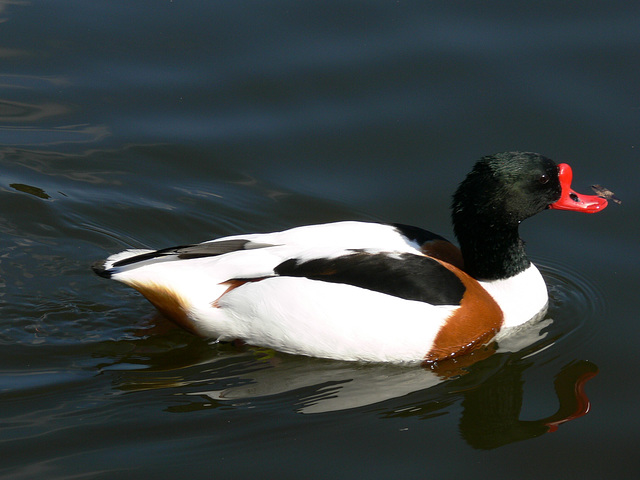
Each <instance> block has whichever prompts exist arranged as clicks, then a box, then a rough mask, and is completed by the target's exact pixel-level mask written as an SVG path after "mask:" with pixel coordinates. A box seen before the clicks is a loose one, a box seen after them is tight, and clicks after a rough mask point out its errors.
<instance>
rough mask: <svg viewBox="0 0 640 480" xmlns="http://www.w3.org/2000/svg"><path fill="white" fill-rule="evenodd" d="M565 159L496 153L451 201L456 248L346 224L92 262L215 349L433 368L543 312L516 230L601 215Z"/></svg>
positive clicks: (536, 279)
mask: <svg viewBox="0 0 640 480" xmlns="http://www.w3.org/2000/svg"><path fill="white" fill-rule="evenodd" d="M572 175H573V174H572V169H571V167H570V166H569V165H568V164H566V163H561V164H556V163H555V162H554V161H553V160H551V159H549V158H547V157H545V156H543V155H541V154H538V153H533V152H503V153H497V154H493V155H488V156H484V157H482V158H481V159H480V160H479V161H477V162H476V163H475V165H474V166H473V168H472V169H471V171H470V172H469V173H468V174H467V176H466V177H465V179H464V180H463V181H462V182H461V183H460V185H459V186H458V188H457V190H456V192H455V193H454V195H453V201H452V204H451V219H452V224H453V232H454V235H455V237H456V238H457V240H458V244H459V246H456V245H455V244H454V243H452V242H450V241H449V240H447V239H445V238H444V237H442V236H440V235H437V234H434V233H431V232H429V231H427V230H424V229H422V228H419V227H414V226H410V225H405V224H398V223H395V224H394V223H373V222H363V221H340V222H334V223H325V224H319V225H306V226H299V227H295V228H291V229H289V230H285V231H280V232H274V233H256V234H244V235H232V236H226V237H222V238H218V239H215V240H209V241H205V242H203V243H194V244H186V245H180V246H175V247H170V248H163V249H160V250H149V249H128V250H125V251H123V252H120V253H116V254H114V255H111V256H109V257H108V258H107V259H106V260H101V261H98V262H96V263H94V264H93V265H92V268H93V270H94V272H95V273H96V274H97V275H99V276H101V277H104V278H109V279H112V280H116V281H118V282H121V283H124V284H125V285H127V286H129V287H132V288H134V289H135V290H137V291H138V292H140V293H141V294H142V295H143V296H144V297H146V298H147V299H148V300H149V301H150V302H151V303H152V304H153V305H154V306H155V307H156V308H157V309H158V310H159V311H160V312H161V313H162V314H163V315H164V316H166V317H168V318H169V319H171V320H173V322H175V323H176V324H177V325H178V326H180V327H182V328H184V329H185V330H187V331H189V332H191V333H193V334H195V335H198V336H200V337H204V338H207V339H210V340H211V341H212V342H214V343H216V342H233V341H238V342H242V343H244V344H248V345H251V346H255V347H263V348H267V349H272V350H276V351H279V352H283V353H286V354H294V355H306V356H309V357H319V358H325V359H334V360H343V361H360V362H386V363H422V364H437V362H443V361H447V360H449V361H450V360H452V359H453V360H454V361H455V360H456V359H458V358H460V357H462V356H464V355H469V354H472V353H473V352H474V351H477V350H478V349H481V348H483V347H486V346H487V345H488V344H490V343H491V342H493V341H494V340H495V339H496V338H498V337H499V336H500V335H505V334H508V332H511V331H515V330H517V328H518V327H519V326H521V325H523V324H525V323H527V322H530V321H531V320H532V319H535V318H540V317H541V316H543V315H544V314H545V312H546V310H547V306H548V299H549V296H548V292H547V287H546V284H545V281H544V279H543V277H542V275H541V274H540V271H539V270H538V269H537V268H536V266H535V265H534V264H533V263H532V262H531V261H530V260H529V258H528V257H527V254H526V252H525V248H524V242H523V240H522V239H521V238H520V235H519V232H518V229H519V225H520V223H521V222H522V221H523V220H525V219H527V218H529V217H531V216H533V215H535V214H537V213H540V212H542V211H543V210H547V209H557V210H571V211H578V212H584V213H595V212H599V211H601V210H603V209H604V208H605V207H606V206H607V200H606V199H605V198H601V197H599V196H593V195H582V194H578V193H576V192H575V191H574V190H572V188H571V182H572Z"/></svg>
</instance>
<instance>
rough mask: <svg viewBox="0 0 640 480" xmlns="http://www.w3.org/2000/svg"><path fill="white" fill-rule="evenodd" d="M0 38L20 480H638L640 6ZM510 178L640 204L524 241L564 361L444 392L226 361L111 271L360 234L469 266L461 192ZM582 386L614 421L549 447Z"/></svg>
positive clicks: (483, 364)
mask: <svg viewBox="0 0 640 480" xmlns="http://www.w3.org/2000/svg"><path fill="white" fill-rule="evenodd" d="M0 17H1V18H2V20H3V23H1V24H0V61H1V62H0V172H1V177H0V208H1V214H0V252H1V253H0V302H2V303H1V310H0V312H1V317H0V405H1V406H2V408H1V413H0V416H1V417H0V418H1V419H0V475H1V476H2V477H3V478H12V479H19V478H72V477H78V478H114V476H115V477H116V478H139V477H140V476H145V477H146V476H148V477H151V476H155V477H156V478H175V477H177V476H185V477H186V476H189V477H192V478H210V477H211V476H214V475H215V476H220V477H225V478H248V477H251V476H258V475H260V476H261V477H264V478H271V477H275V476H278V477H281V478H327V477H328V476H334V477H338V478H354V477H366V478H390V477H392V476H393V477H397V476H398V475H400V476H403V477H404V478H423V477H427V476H428V477H432V476H434V477H435V476H440V477H445V478H452V477H454V476H455V477H457V476H463V475H467V476H468V475H475V476H477V475H478V474H479V473H480V472H481V473H480V475H481V476H484V475H485V473H484V472H487V475H489V474H490V475H491V476H492V477H495V478H514V477H516V476H517V478H539V477H540V476H542V475H549V472H552V474H553V476H558V477H562V478H582V479H584V478H594V479H596V478H598V479H599V478H604V477H606V478H635V475H634V474H633V471H637V467H638V466H639V465H638V462H637V460H636V455H635V452H634V451H633V447H634V445H635V441H637V440H638V439H639V438H638V437H639V436H638V432H639V431H640V428H639V427H640V425H639V423H640V422H639V417H638V415H637V413H636V408H635V407H636V404H637V400H638V394H637V392H638V389H637V386H636V385H635V378H636V377H637V376H638V374H639V372H638V362H637V353H636V348H635V344H636V339H637V338H639V335H640V328H639V327H638V322H637V321H636V317H637V313H636V308H637V293H636V292H637V288H638V274H637V270H638V265H639V262H638V260H639V255H638V241H637V239H638V233H639V232H638V226H637V224H636V222H634V221H633V219H635V218H637V216H638V214H639V212H638V193H637V192H638V189H637V187H636V186H635V181H636V180H637V178H638V173H639V167H638V165H639V162H638V151H639V149H640V145H638V132H639V131H640V129H639V128H638V127H640V122H639V120H640V94H639V93H638V92H639V91H640V90H638V88H637V87H638V85H639V84H640V68H639V67H638V61H637V58H638V55H637V52H638V51H639V50H638V49H639V47H640V30H639V29H638V28H637V25H638V21H639V20H640V7H639V6H637V5H635V4H633V3H632V2H597V1H591V2H581V3H580V5H577V4H574V3H572V2H567V3H558V2H537V3H535V4H531V3H523V4H520V3H513V2H493V3H491V4H486V3H482V4H480V3H477V2H453V3H452V2H445V3H442V2H424V1H423V2H406V1H400V2H392V1H388V2H383V1H375V2H373V1H372V2H366V3H362V2H349V1H341V2H303V1H295V2H294V1H270V2H242V1H238V2H194V1H173V2H170V1H168V2H157V1H155V2H151V1H139V2H133V3H132V2H114V1H110V2H104V1H94V2H73V1H68V2H47V1H32V2H26V1H25V2H22V1H0ZM512 149H519V150H532V151H539V152H541V153H544V154H546V155H548V156H551V157H552V158H554V159H556V160H557V161H562V162H567V163H570V164H571V165H572V166H573V169H574V182H575V188H576V190H579V191H583V192H584V193H590V192H589V188H588V186H589V185H591V184H593V183H601V184H603V185H605V186H607V187H609V188H611V189H612V190H613V191H614V192H616V194H617V195H618V196H619V197H620V198H622V199H623V202H624V203H623V204H622V205H621V206H617V205H611V206H610V207H609V208H607V210H605V212H603V213H601V214H598V215H579V214H573V213H568V212H544V213H543V214H541V215H539V216H537V217H536V218H533V219H530V220H528V221H527V222H526V223H525V224H523V226H522V235H523V237H524V238H525V239H526V240H527V247H528V250H529V252H530V255H531V257H532V259H533V260H534V261H536V262H537V263H538V264H539V265H540V268H541V271H542V273H543V275H544V276H545V278H546V280H547V283H548V285H549V289H550V295H551V304H550V310H549V314H548V316H547V318H546V319H545V320H544V322H543V324H540V325H539V326H538V327H539V328H538V330H539V332H538V331H536V332H537V333H540V334H542V335H543V338H538V340H537V341H535V342H534V343H533V344H528V345H524V344H523V345H516V346H513V348H512V350H513V351H506V350H505V349H502V350H499V351H498V353H496V354H494V355H493V356H490V357H489V358H486V359H484V360H481V361H479V362H477V363H475V364H474V365H471V366H469V367H467V368H465V369H463V370H460V369H458V368H455V366H454V367H452V368H450V369H449V371H448V374H447V375H445V376H444V377H443V376H437V375H436V374H434V372H431V371H428V370H423V369H416V368H410V369H407V368H401V367H396V366H388V365H359V364H351V363H345V362H329V361H325V360H318V359H308V358H302V357H295V356H289V355H283V354H279V353H274V352H270V351H264V350H261V349H255V348H251V347H235V346H233V345H213V344H210V343H208V342H207V341H205V340H202V339H198V338H195V337H193V336H191V335H189V334H188V333H185V332H183V331H181V330H179V329H176V328H173V327H172V326H171V324H170V323H169V322H167V321H166V320H165V319H163V318H161V317H159V316H158V315H156V314H155V313H154V310H153V308H152V307H151V306H150V305H149V304H148V303H147V302H146V301H144V300H143V299H141V298H140V297H139V295H137V294H136V293H135V292H133V291H131V290H128V289H125V288H124V287H122V286H121V285H118V284H115V283H114V282H106V281H105V280H103V279H100V278H98V277H95V276H94V275H93V274H92V273H91V272H90V270H89V265H90V264H91V263H92V262H93V261H94V260H96V259H101V258H104V257H105V256H106V255H108V254H110V253H113V252H116V251H119V250H121V249H123V248H127V247H157V248H160V247H165V246H169V245H175V244H182V243H185V242H193V241H201V240H206V239H209V238H214V237H217V236H221V235H229V234H235V233H242V232H259V231H273V230H278V229H283V228H287V227H291V226H294V225H299V224H305V223H317V222H324V221H333V220H343V219H361V220H383V221H396V222H402V223H409V224H415V225H419V226H422V227H425V228H429V229H432V230H434V231H436V232H439V233H441V234H443V235H445V236H448V237H451V236H452V235H451V227H450V224H449V219H448V205H449V198H450V195H451V193H452V192H453V190H454V189H455V187H456V185H457V183H458V182H459V181H460V180H461V179H462V177H463V176H464V174H465V173H466V172H467V170H468V169H469V168H470V166H471V164H472V163H473V161H475V160H476V159H477V158H478V157H479V156H481V155H484V154H487V153H493V152H496V151H503V150H512ZM594 374H595V376H594ZM580 378H582V379H583V381H584V382H585V383H584V385H583V388H584V391H585V393H586V395H587V396H588V397H589V399H590V401H591V409H590V411H589V412H588V413H587V414H586V415H584V416H581V417H580V418H576V419H573V420H572V421H570V422H567V423H564V424H561V425H559V426H558V428H557V430H556V431H554V432H550V433H546V432H548V430H549V427H548V426H546V427H545V422H546V423H549V422H553V420H554V419H555V420H557V419H558V418H555V417H554V414H555V412H556V411H559V412H560V414H562V413H565V414H566V413H570V412H571V410H572V409H574V407H576V406H575V405H573V404H572V400H571V399H572V398H573V394H572V391H573V387H574V385H575V383H576V381H578V379H580ZM587 379H588V380H587ZM489 472H490V473H489Z"/></svg>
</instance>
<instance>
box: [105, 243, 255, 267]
mask: <svg viewBox="0 0 640 480" xmlns="http://www.w3.org/2000/svg"><path fill="white" fill-rule="evenodd" d="M250 243H251V242H250V241H249V240H242V239H235V240H223V241H220V242H208V243H198V244H194V245H181V246H178V247H170V248H163V249H162V250H156V251H155V252H149V253H141V254H140V255H135V256H133V257H129V258H125V259H122V260H120V261H118V262H116V263H114V264H113V266H114V267H124V266H126V265H132V264H134V263H138V262H143V261H145V260H152V259H154V258H159V257H166V256H169V255H175V256H177V258H179V259H183V260H186V259H190V258H202V257H213V256H216V255H224V254H225V253H230V252H235V251H236V250H244V249H245V248H247V245H248V244H250ZM261 246H266V245H261ZM253 248H257V247H253Z"/></svg>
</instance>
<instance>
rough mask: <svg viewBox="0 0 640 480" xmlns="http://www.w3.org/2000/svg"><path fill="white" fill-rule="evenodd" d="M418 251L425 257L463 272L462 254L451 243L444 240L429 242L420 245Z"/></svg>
mask: <svg viewBox="0 0 640 480" xmlns="http://www.w3.org/2000/svg"><path fill="white" fill-rule="evenodd" d="M420 251H421V252H422V253H423V254H425V255H426V256H427V257H432V258H435V259H436V260H442V261H443V262H446V263H448V264H450V265H453V266H454V267H457V268H459V269H460V270H464V260H463V258H462V252H461V251H460V249H459V248H458V247H456V246H455V245H454V244H453V243H451V242H448V241H446V240H431V241H429V242H425V243H423V244H422V245H420Z"/></svg>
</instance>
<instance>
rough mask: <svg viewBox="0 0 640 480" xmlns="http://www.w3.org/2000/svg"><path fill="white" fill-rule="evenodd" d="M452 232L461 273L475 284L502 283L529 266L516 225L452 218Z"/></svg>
mask: <svg viewBox="0 0 640 480" xmlns="http://www.w3.org/2000/svg"><path fill="white" fill-rule="evenodd" d="M454 230H455V234H456V237H457V238H458V242H459V243H460V250H461V251H462V256H463V258H464V268H465V271H466V272H467V273H468V274H469V275H471V276H472V277H474V278H476V279H478V280H502V279H506V278H509V277H512V276H513V275H516V274H518V273H520V272H523V271H524V270H526V269H527V267H529V265H531V262H530V261H529V259H528V258H527V254H526V252H525V250H524V242H523V241H522V239H520V236H519V234H518V223H513V222H512V223H510V224H509V223H506V222H505V223H502V224H501V223H496V222H493V221H490V220H489V219H483V218H475V219H472V220H469V219H464V218H455V216H454Z"/></svg>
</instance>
